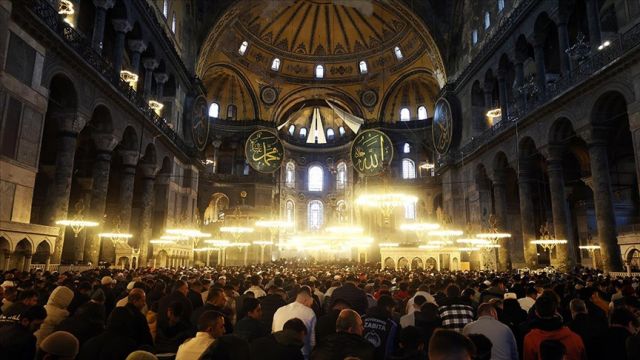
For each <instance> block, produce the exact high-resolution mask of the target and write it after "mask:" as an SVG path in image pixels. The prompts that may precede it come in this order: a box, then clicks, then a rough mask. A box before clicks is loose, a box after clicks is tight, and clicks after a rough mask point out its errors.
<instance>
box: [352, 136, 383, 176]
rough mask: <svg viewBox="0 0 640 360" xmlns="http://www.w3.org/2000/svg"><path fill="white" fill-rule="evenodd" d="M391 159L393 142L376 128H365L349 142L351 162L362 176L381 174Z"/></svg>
mask: <svg viewBox="0 0 640 360" xmlns="http://www.w3.org/2000/svg"><path fill="white" fill-rule="evenodd" d="M391 159H393V144H392V143H391V139H389V137H388V136H387V135H386V134H385V133H383V132H381V131H378V130H365V131H363V132H361V133H360V134H358V136H356V138H355V139H354V140H353V144H351V162H352V163H353V167H354V168H355V169H356V171H357V172H359V173H360V174H362V175H364V176H376V175H379V174H381V173H382V172H383V171H384V169H385V167H386V166H388V165H389V164H390V163H391Z"/></svg>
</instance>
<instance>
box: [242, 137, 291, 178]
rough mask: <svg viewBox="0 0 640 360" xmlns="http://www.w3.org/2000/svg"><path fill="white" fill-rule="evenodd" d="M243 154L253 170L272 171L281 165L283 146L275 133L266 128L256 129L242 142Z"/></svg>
mask: <svg viewBox="0 0 640 360" xmlns="http://www.w3.org/2000/svg"><path fill="white" fill-rule="evenodd" d="M244 156H245V158H246V159H247V163H249V165H250V166H251V167H252V168H253V169H254V170H255V171H258V172H261V173H272V172H274V171H276V170H278V169H279V168H280V165H282V159H284V148H283V147H282V143H281V142H280V139H278V137H277V136H276V134H274V133H272V132H271V131H268V130H258V131H256V132H254V133H253V134H251V135H249V138H248V139H247V142H246V143H245V144H244Z"/></svg>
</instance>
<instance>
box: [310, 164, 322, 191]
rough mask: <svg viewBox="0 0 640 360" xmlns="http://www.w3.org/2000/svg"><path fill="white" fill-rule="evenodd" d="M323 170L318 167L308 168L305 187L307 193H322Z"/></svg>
mask: <svg viewBox="0 0 640 360" xmlns="http://www.w3.org/2000/svg"><path fill="white" fill-rule="evenodd" d="M323 178H324V170H322V167H321V166H319V165H313V166H311V167H310V168H309V172H308V179H307V186H308V189H309V191H322V185H323V180H324V179H323Z"/></svg>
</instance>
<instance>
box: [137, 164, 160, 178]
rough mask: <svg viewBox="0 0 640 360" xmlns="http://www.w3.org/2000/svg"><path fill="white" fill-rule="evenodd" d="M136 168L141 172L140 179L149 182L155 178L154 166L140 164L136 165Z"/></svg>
mask: <svg viewBox="0 0 640 360" xmlns="http://www.w3.org/2000/svg"><path fill="white" fill-rule="evenodd" d="M138 168H139V169H140V171H141V172H142V177H143V178H145V179H151V180H153V179H155V176H156V165H155V164H148V163H142V164H140V165H138Z"/></svg>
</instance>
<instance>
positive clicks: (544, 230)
mask: <svg viewBox="0 0 640 360" xmlns="http://www.w3.org/2000/svg"><path fill="white" fill-rule="evenodd" d="M566 243H567V240H565V239H554V238H552V237H551V235H550V234H549V224H543V225H541V226H540V239H535V240H531V244H533V245H540V246H541V247H542V248H543V249H544V250H545V251H549V252H551V251H553V249H554V248H555V247H556V246H558V245H564V244H566Z"/></svg>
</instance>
